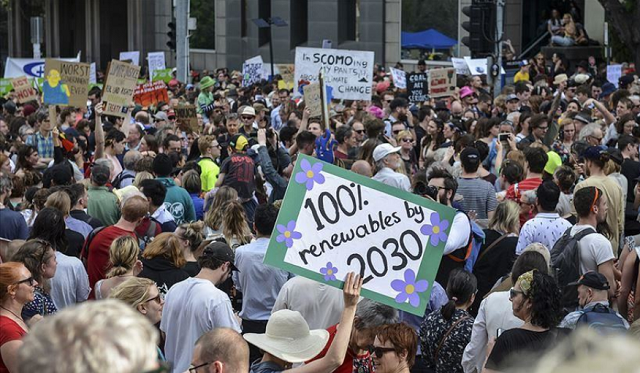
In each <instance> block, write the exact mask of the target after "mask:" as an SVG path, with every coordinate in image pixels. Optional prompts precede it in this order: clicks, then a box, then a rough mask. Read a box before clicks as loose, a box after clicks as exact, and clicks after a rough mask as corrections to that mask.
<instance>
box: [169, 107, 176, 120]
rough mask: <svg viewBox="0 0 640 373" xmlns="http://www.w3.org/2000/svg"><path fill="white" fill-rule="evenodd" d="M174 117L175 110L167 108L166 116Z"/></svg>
mask: <svg viewBox="0 0 640 373" xmlns="http://www.w3.org/2000/svg"><path fill="white" fill-rule="evenodd" d="M171 117H173V118H175V117H176V112H175V111H173V109H171V110H169V113H168V114H167V118H171Z"/></svg>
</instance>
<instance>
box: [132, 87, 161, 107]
mask: <svg viewBox="0 0 640 373" xmlns="http://www.w3.org/2000/svg"><path fill="white" fill-rule="evenodd" d="M133 101H134V102H135V103H136V104H138V105H141V106H151V105H156V104H157V103H158V102H169V94H168V93H167V85H166V84H164V82H153V83H144V84H139V85H138V86H137V87H136V90H135V92H134V93H133Z"/></svg>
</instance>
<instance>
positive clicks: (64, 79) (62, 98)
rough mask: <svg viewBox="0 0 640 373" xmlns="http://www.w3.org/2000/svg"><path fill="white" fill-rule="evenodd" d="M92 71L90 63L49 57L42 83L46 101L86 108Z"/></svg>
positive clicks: (47, 102)
mask: <svg viewBox="0 0 640 373" xmlns="http://www.w3.org/2000/svg"><path fill="white" fill-rule="evenodd" d="M90 73H91V66H90V65H89V64H88V63H76V62H67V61H62V60H54V59H50V58H47V59H46V60H45V64H44V75H45V76H44V77H45V80H44V83H43V84H42V93H43V98H44V103H45V104H51V105H69V106H74V107H76V108H86V107H87V94H88V92H89V74H90Z"/></svg>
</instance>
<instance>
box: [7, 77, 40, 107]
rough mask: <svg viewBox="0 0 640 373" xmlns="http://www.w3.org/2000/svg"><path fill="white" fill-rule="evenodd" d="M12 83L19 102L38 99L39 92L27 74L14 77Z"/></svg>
mask: <svg viewBox="0 0 640 373" xmlns="http://www.w3.org/2000/svg"><path fill="white" fill-rule="evenodd" d="M11 85H12V86H13V89H14V91H15V93H16V97H17V98H18V102H19V103H21V104H23V103H25V102H29V101H33V100H37V99H38V93H37V92H36V90H35V89H34V88H33V86H32V85H31V83H29V80H28V79H27V77H26V76H21V77H19V78H13V80H12V81H11Z"/></svg>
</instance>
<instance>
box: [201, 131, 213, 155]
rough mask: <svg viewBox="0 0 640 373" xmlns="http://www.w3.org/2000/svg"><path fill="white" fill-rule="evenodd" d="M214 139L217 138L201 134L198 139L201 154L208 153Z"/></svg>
mask: <svg viewBox="0 0 640 373" xmlns="http://www.w3.org/2000/svg"><path fill="white" fill-rule="evenodd" d="M213 140H215V137H214V136H211V135H206V136H200V138H199V139H198V150H200V154H205V153H207V149H209V148H210V147H211V144H212V143H213Z"/></svg>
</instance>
